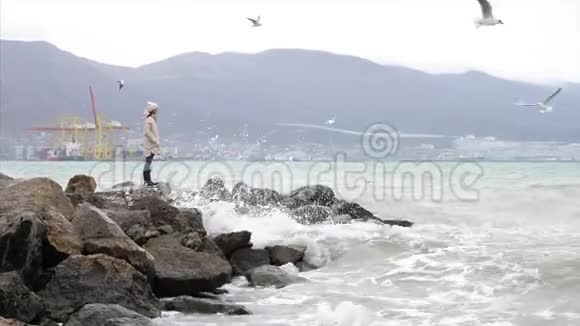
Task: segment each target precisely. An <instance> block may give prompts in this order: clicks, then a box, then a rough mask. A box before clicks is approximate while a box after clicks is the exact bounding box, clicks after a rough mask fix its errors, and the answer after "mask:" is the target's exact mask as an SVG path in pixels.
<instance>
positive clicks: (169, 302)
mask: <svg viewBox="0 0 580 326" xmlns="http://www.w3.org/2000/svg"><path fill="white" fill-rule="evenodd" d="M161 304H162V308H161V309H162V310H165V311H179V312H181V313H184V314H196V313H197V314H226V315H249V314H250V312H249V311H248V310H246V308H245V307H244V306H241V305H237V304H233V303H228V302H225V301H223V300H219V299H215V298H194V297H190V296H179V297H175V298H167V299H162V300H161Z"/></svg>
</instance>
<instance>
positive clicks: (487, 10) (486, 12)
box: [475, 0, 503, 28]
mask: <svg viewBox="0 0 580 326" xmlns="http://www.w3.org/2000/svg"><path fill="white" fill-rule="evenodd" d="M477 2H479V5H480V6H481V13H482V18H478V19H477V20H476V21H475V26H476V27H477V28H479V27H481V26H494V25H497V24H503V22H502V21H501V19H497V18H495V17H493V8H491V4H490V3H489V1H487V0H477Z"/></svg>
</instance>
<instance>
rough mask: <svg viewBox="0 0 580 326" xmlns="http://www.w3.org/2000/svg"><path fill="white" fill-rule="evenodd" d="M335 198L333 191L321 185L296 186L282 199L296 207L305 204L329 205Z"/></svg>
mask: <svg viewBox="0 0 580 326" xmlns="http://www.w3.org/2000/svg"><path fill="white" fill-rule="evenodd" d="M334 200H335V195H334V191H332V189H330V187H327V186H323V185H314V186H305V187H301V188H298V189H296V190H294V191H292V192H291V193H290V195H289V196H288V197H287V198H285V199H284V201H283V204H284V205H285V206H286V207H288V208H290V209H296V208H298V207H301V206H306V205H320V206H327V207H329V206H331V205H332V203H333V202H334Z"/></svg>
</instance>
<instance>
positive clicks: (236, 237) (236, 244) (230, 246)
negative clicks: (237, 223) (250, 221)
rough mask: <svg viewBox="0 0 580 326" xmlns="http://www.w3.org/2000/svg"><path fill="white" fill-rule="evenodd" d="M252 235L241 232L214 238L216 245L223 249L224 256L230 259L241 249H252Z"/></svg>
mask: <svg viewBox="0 0 580 326" xmlns="http://www.w3.org/2000/svg"><path fill="white" fill-rule="evenodd" d="M251 237H252V233H251V232H248V231H239V232H232V233H225V234H220V235H218V236H216V237H214V238H213V241H214V242H215V244H216V245H217V246H218V247H219V248H220V249H221V251H222V252H223V253H224V255H225V256H226V257H227V258H228V259H229V258H230V257H231V256H232V254H233V253H234V252H235V251H236V250H238V249H241V248H251V247H252V243H251V242H250V238H251Z"/></svg>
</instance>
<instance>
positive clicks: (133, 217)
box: [103, 209, 153, 232]
mask: <svg viewBox="0 0 580 326" xmlns="http://www.w3.org/2000/svg"><path fill="white" fill-rule="evenodd" d="M103 212H105V214H107V216H108V217H109V218H110V219H111V220H113V221H114V222H115V223H117V225H118V226H119V227H120V228H121V229H122V230H123V231H124V232H127V231H129V230H130V229H131V228H132V227H133V226H135V225H140V226H142V227H143V228H144V229H146V230H149V229H151V228H153V223H152V222H151V212H149V210H146V209H142V210H138V209H132V210H130V209H103Z"/></svg>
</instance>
